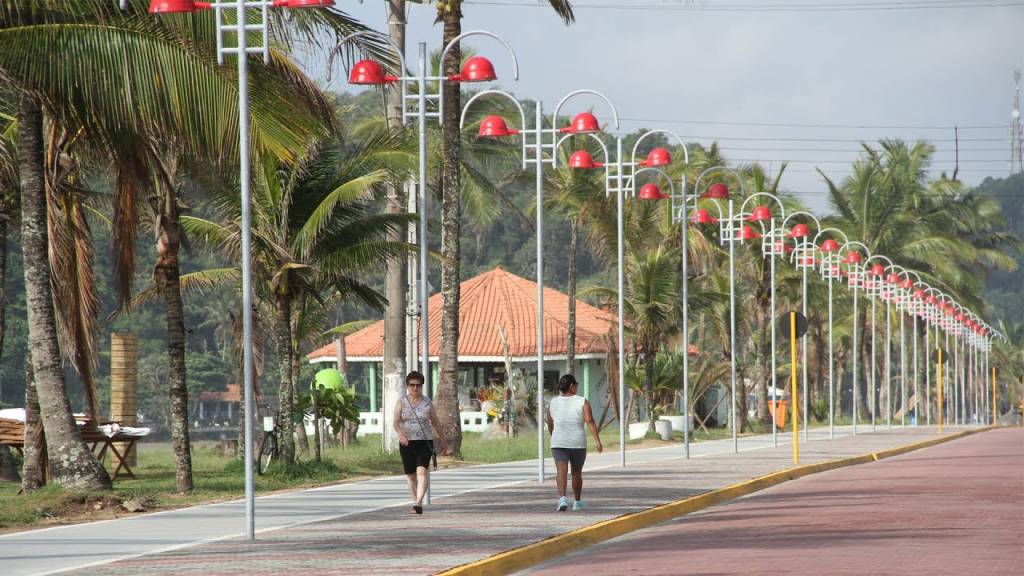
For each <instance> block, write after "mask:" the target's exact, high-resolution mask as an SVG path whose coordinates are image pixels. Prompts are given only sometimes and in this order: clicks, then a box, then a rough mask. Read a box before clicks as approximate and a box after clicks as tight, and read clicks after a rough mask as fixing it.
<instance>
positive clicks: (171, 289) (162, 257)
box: [153, 186, 192, 493]
mask: <svg viewBox="0 0 1024 576" xmlns="http://www.w3.org/2000/svg"><path fill="white" fill-rule="evenodd" d="M180 248H181V225H180V223H179V221H178V199H177V194H176V192H175V190H174V187H173V186H167V187H166V191H165V193H164V194H163V199H162V202H161V207H160V215H159V219H158V227H157V252H158V257H157V262H156V268H155V270H154V271H153V276H154V280H155V283H156V285H157V287H158V288H159V289H160V293H161V294H162V295H163V298H164V306H165V307H166V315H167V363H168V371H167V384H168V394H169V395H170V401H171V446H172V448H173V449H174V479H175V485H176V487H177V490H178V492H181V493H184V492H191V491H192V449H191V443H190V441H189V435H188V386H187V385H186V382H187V380H186V372H185V312H184V308H183V306H182V300H181V282H180V280H179V277H180V275H181V265H180V261H179V260H178V251H179V249H180Z"/></svg>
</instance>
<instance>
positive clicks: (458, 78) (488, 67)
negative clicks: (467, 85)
mask: <svg viewBox="0 0 1024 576" xmlns="http://www.w3.org/2000/svg"><path fill="white" fill-rule="evenodd" d="M497 79H498V75H497V74H495V72H494V64H491V61H490V60H488V59H487V58H484V57H483V56H473V57H472V58H470V59H469V60H466V63H465V64H463V65H462V71H461V72H459V73H458V74H456V75H454V76H449V77H448V80H450V81H452V82H490V81H491V80H497Z"/></svg>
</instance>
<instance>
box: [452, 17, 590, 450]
mask: <svg viewBox="0 0 1024 576" xmlns="http://www.w3.org/2000/svg"><path fill="white" fill-rule="evenodd" d="M549 3H550V4H551V7H552V8H553V9H554V10H555V12H556V13H557V14H558V15H559V16H560V17H561V18H562V21H563V22H565V23H566V24H570V23H572V21H573V19H574V17H573V13H572V5H571V4H570V2H569V1H568V0H549ZM435 5H436V6H437V18H436V20H435V21H436V22H441V23H442V25H443V32H442V45H444V46H447V45H448V43H449V42H451V41H452V40H454V39H455V38H456V37H458V36H459V35H460V34H462V0H435ZM461 61H462V51H461V48H460V47H459V46H457V45H456V46H453V47H452V49H451V50H450V51H449V52H448V54H447V57H446V60H445V61H444V62H443V63H442V68H443V74H444V75H445V76H451V75H454V74H458V73H459V63H460V62H461ZM443 90H444V100H445V102H446V103H447V106H446V108H445V109H444V110H442V111H441V132H442V140H441V298H442V302H443V303H442V311H441V354H440V366H439V369H440V374H441V378H440V380H441V381H440V382H438V383H437V384H436V390H435V392H434V396H435V398H434V402H435V403H436V405H437V414H438V419H439V420H440V421H441V427H442V428H443V430H442V431H441V432H442V434H443V435H444V437H445V438H446V439H447V440H448V442H446V447H445V453H446V455H458V454H459V450H460V449H461V446H462V427H461V424H460V421H459V400H458V393H457V392H458V391H457V389H456V388H457V383H458V371H459V297H460V294H459V280H460V275H459V252H460V239H459V233H460V230H461V222H460V220H461V216H462V203H461V199H460V195H461V190H462V187H461V173H462V169H461V167H460V164H461V152H460V134H459V115H460V113H461V110H462V99H461V92H460V86H459V84H457V83H455V82H447V83H445V84H444V87H443ZM537 377H538V378H542V377H543V375H542V374H538V375H537Z"/></svg>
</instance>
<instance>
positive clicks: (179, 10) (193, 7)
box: [149, 0, 210, 14]
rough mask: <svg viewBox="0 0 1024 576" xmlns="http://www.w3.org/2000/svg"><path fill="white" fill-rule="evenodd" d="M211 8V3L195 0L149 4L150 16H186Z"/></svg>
mask: <svg viewBox="0 0 1024 576" xmlns="http://www.w3.org/2000/svg"><path fill="white" fill-rule="evenodd" d="M209 8H210V3H209V2H194V1H193V0H151V1H150V3H149V13H150V14H184V13H189V12H197V11H199V10H208V9H209Z"/></svg>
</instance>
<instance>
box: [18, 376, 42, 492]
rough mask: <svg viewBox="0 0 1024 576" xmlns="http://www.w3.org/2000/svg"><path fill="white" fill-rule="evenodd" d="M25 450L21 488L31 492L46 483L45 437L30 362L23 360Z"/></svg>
mask: <svg viewBox="0 0 1024 576" xmlns="http://www.w3.org/2000/svg"><path fill="white" fill-rule="evenodd" d="M23 449H24V451H25V454H24V457H23V458H22V462H21V489H22V491H24V492H31V491H33V490H35V489H36V488H40V487H42V486H43V485H44V484H46V438H44V437H43V421H42V420H40V419H39V397H38V396H37V395H36V383H35V378H33V377H32V362H31V360H29V361H28V362H25V447H24V448H23Z"/></svg>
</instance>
